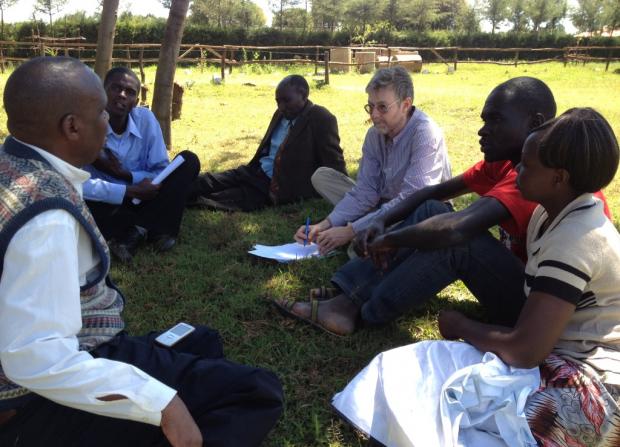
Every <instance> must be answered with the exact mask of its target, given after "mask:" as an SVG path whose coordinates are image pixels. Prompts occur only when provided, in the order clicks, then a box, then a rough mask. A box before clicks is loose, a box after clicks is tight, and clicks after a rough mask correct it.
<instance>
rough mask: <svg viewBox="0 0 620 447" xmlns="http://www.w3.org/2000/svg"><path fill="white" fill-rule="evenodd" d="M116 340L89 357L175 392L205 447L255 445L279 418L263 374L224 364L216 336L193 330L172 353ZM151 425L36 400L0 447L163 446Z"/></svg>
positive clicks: (143, 341) (277, 392)
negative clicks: (122, 365)
mask: <svg viewBox="0 0 620 447" xmlns="http://www.w3.org/2000/svg"><path fill="white" fill-rule="evenodd" d="M157 335H158V334H157V333H152V334H149V335H147V336H143V337H129V336H128V335H127V334H124V333H123V334H120V335H119V336H117V337H115V338H114V339H113V340H112V341H110V342H108V343H105V344H103V345H101V346H100V347H98V348H97V349H96V350H94V351H93V352H91V353H92V354H93V356H95V357H102V358H108V359H112V360H118V361H121V362H126V363H131V364H133V365H135V366H137V367H139V368H140V369H142V370H143V371H145V372H146V373H148V374H150V375H151V376H153V377H155V378H157V379H158V380H160V381H162V382H163V383H165V384H167V385H168V386H170V387H172V388H174V389H176V390H177V392H178V395H179V397H180V398H181V399H182V400H183V402H184V403H185V405H186V406H187V407H188V409H189V411H190V413H191V414H192V416H193V417H194V420H195V421H196V423H197V424H198V426H199V428H200V431H201V432H202V436H203V439H204V445H205V446H213V447H216V446H217V447H219V446H222V447H224V446H226V447H229V446H235V447H237V446H238V447H244V446H258V445H260V444H261V442H262V440H263V439H264V437H265V436H266V435H267V433H268V432H269V431H270V430H271V428H272V427H273V426H274V424H275V423H276V421H277V420H278V418H279V417H280V414H281V412H282V402H283V395H282V387H281V384H280V382H279V380H278V379H277V377H276V376H275V375H274V374H273V373H271V372H269V371H265V370H262V369H258V368H254V367H250V366H244V365H238V364H235V363H232V362H230V361H227V360H225V359H224V358H223V353H222V345H221V342H220V338H219V335H218V333H217V332H216V331H213V330H211V329H209V328H207V327H197V328H196V331H194V332H193V333H192V334H190V335H189V336H188V337H187V338H186V339H185V340H183V341H181V342H180V343H178V344H177V345H176V346H174V347H173V348H164V347H160V346H158V345H156V344H154V343H153V340H154V338H155V337H156V336H157ZM168 445H169V444H168V442H167V440H166V438H165V436H164V435H163V432H162V431H161V428H160V427H158V426H154V425H150V424H145V423H140V422H133V421H129V420H124V419H115V418H110V417H105V416H98V415H95V414H92V413H87V412H84V411H81V410H75V409H72V408H69V407H65V406H61V405H58V404H56V403H54V402H52V401H50V400H47V399H44V398H42V397H36V398H35V399H34V400H33V401H31V402H30V403H28V404H26V406H25V407H23V408H21V409H19V410H18V411H17V414H16V415H15V416H14V417H13V418H11V419H10V420H9V421H8V422H7V423H6V424H5V425H4V426H2V427H0V446H7V447H8V446H11V447H13V446H15V447H41V446H46V447H56V446H58V447H82V446H84V447H112V446H113V447H141V446H149V447H150V446H168Z"/></svg>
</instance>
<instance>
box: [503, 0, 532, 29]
mask: <svg viewBox="0 0 620 447" xmlns="http://www.w3.org/2000/svg"><path fill="white" fill-rule="evenodd" d="M508 21H509V22H510V23H512V30H513V31H516V32H521V31H525V30H526V29H527V24H528V17H527V11H526V9H525V0H512V1H511V2H510V3H509V4H508Z"/></svg>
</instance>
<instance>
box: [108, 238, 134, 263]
mask: <svg viewBox="0 0 620 447" xmlns="http://www.w3.org/2000/svg"><path fill="white" fill-rule="evenodd" d="M108 247H110V252H111V253H112V254H113V255H114V257H115V258H116V259H118V260H119V261H120V262H122V263H123V264H129V263H131V261H132V260H133V255H132V254H131V252H130V251H129V248H128V247H127V245H125V244H121V243H120V242H117V241H110V242H109V243H108Z"/></svg>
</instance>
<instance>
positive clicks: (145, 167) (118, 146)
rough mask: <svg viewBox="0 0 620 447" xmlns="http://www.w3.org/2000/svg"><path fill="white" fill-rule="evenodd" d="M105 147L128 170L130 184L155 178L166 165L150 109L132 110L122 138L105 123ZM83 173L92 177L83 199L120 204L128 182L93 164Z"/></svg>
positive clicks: (161, 140)
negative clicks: (102, 170) (88, 173)
mask: <svg viewBox="0 0 620 447" xmlns="http://www.w3.org/2000/svg"><path fill="white" fill-rule="evenodd" d="M105 147H107V148H108V149H109V150H111V151H112V153H113V154H114V155H115V156H116V158H118V159H119V161H120V162H121V164H122V165H123V168H124V169H126V170H128V171H130V172H131V175H132V183H133V184H136V183H140V182H141V181H142V180H144V179H145V178H151V179H152V178H154V177H155V176H156V175H157V174H159V173H160V172H161V171H163V169H164V168H165V167H166V166H167V165H168V163H169V160H168V151H167V150H166V145H165V144H164V137H163V135H162V132H161V128H160V127H159V123H158V122H157V119H156V118H155V115H153V112H151V111H150V110H149V109H147V108H145V107H135V108H134V109H133V110H132V111H131V112H129V116H128V119H127V128H126V129H125V132H123V134H122V135H118V134H116V133H114V131H113V130H112V127H110V125H109V124H108V134H107V137H106V142H105ZM84 170H86V171H88V172H90V174H91V178H90V179H89V180H87V181H86V182H85V183H84V198H85V199H87V200H93V201H98V202H107V203H112V204H117V205H118V204H121V203H122V202H123V198H124V197H125V191H126V189H127V182H125V181H123V180H121V179H118V178H115V177H112V176H110V175H108V174H106V173H105V172H101V171H99V170H98V169H96V168H95V167H94V166H92V165H87V166H85V167H84Z"/></svg>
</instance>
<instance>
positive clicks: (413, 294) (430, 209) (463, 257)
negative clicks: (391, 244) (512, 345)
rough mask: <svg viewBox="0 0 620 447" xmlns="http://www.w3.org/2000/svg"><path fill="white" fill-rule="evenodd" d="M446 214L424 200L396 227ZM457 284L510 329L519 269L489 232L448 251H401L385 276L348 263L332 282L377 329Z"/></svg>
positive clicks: (519, 294) (517, 306)
mask: <svg viewBox="0 0 620 447" xmlns="http://www.w3.org/2000/svg"><path fill="white" fill-rule="evenodd" d="M448 212H452V207H451V206H450V205H448V204H446V203H444V202H439V201H436V200H429V201H427V202H424V203H422V204H421V205H420V206H419V207H418V208H417V209H416V210H415V211H414V212H413V213H412V214H411V215H410V216H409V217H408V218H407V219H406V220H405V221H403V222H402V223H401V224H400V225H399V228H402V227H405V226H409V225H413V224H415V223H417V222H421V221H423V220H425V219H427V218H429V217H431V216H434V215H437V214H443V213H448ZM457 279H460V280H462V281H463V283H464V284H465V286H467V288H468V289H469V291H470V292H471V293H472V294H473V295H474V296H475V297H476V299H477V300H478V301H479V302H480V303H481V304H482V305H483V307H484V308H485V309H486V311H487V313H488V316H489V318H490V321H491V322H492V323H495V324H502V325H510V326H512V325H514V323H515V322H516V320H517V318H518V316H519V313H520V311H521V308H522V307H523V304H524V303H525V298H526V297H525V294H524V292H523V282H524V280H525V274H524V265H523V263H522V262H521V260H520V259H519V258H517V257H516V256H515V255H513V254H512V252H510V250H508V249H507V248H506V247H505V246H504V245H502V244H501V243H500V242H499V241H498V240H497V239H496V238H494V237H493V236H492V235H491V234H490V233H489V232H488V231H485V232H484V233H482V234H480V235H479V236H476V237H475V238H473V239H472V240H470V241H469V242H467V243H465V244H462V245H457V246H453V247H447V248H441V249H437V250H415V249H401V250H399V251H398V253H397V254H396V256H395V258H394V260H393V261H392V262H391V263H390V267H389V269H388V271H386V272H383V271H381V270H380V269H377V268H376V267H375V266H374V264H373V263H372V261H370V260H369V259H359V258H358V259H353V260H351V261H349V262H347V263H346V264H345V265H344V266H343V267H342V268H340V270H338V271H337V272H336V273H335V274H334V276H333V277H332V282H333V283H334V284H335V285H336V286H338V287H340V289H341V290H342V291H343V293H344V294H345V295H347V296H348V297H349V298H350V299H351V300H353V301H354V302H355V303H357V304H358V305H359V306H360V307H361V317H362V320H363V321H364V322H365V323H367V324H370V325H377V324H384V323H387V322H389V321H392V320H394V319H396V318H398V317H399V316H401V315H403V314H405V313H407V312H409V311H410V310H411V309H414V308H416V307H419V306H421V305H423V304H424V303H425V302H427V301H428V300H429V299H431V298H432V297H433V296H435V295H436V294H437V293H438V292H440V291H441V290H442V289H444V288H445V287H446V286H448V285H449V284H451V283H453V282H454V281H456V280H457Z"/></svg>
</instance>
